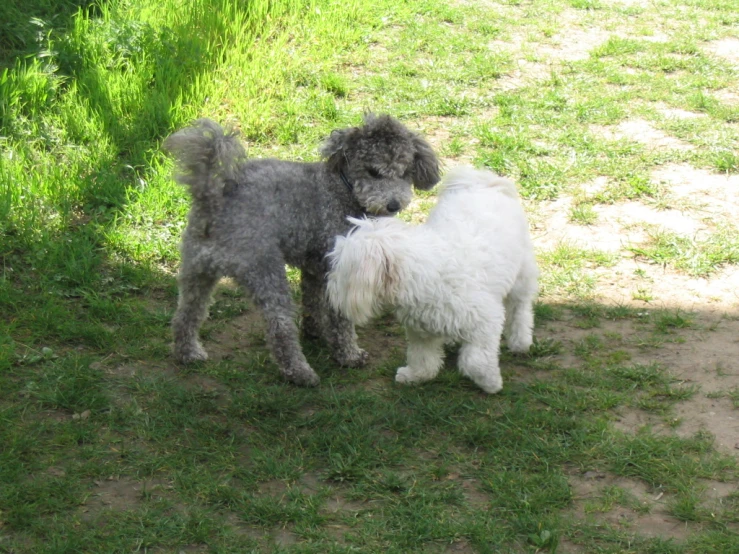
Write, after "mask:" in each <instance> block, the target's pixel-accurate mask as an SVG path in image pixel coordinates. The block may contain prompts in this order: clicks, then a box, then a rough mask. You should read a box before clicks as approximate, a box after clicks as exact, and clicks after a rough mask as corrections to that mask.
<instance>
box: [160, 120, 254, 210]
mask: <svg viewBox="0 0 739 554" xmlns="http://www.w3.org/2000/svg"><path fill="white" fill-rule="evenodd" d="M162 147H163V149H164V150H165V151H167V152H169V153H170V154H172V155H173V156H174V157H175V161H176V167H177V172H176V174H175V179H176V180H177V182H179V183H180V184H182V185H184V186H186V187H188V188H189V189H190V194H191V195H192V198H193V203H194V205H196V206H197V207H198V208H200V209H201V210H202V211H203V213H202V215H203V216H205V217H206V218H207V219H208V220H210V219H212V217H214V215H215V214H216V213H218V211H219V210H220V207H221V204H222V202H223V187H224V185H225V183H226V181H228V180H236V179H235V177H236V174H235V172H236V167H237V164H238V162H239V161H241V160H243V159H244V158H245V157H246V152H245V151H244V147H243V146H242V145H241V143H240V142H239V140H238V139H237V138H236V134H235V133H232V132H229V133H224V131H223V129H222V128H221V126H220V125H218V124H217V123H216V122H215V121H211V120H210V119H198V120H197V121H196V122H195V123H194V124H193V125H192V126H191V127H186V128H184V129H182V130H180V131H177V132H176V133H174V134H172V135H170V136H169V137H168V138H167V139H166V140H165V141H164V144H163V145H162Z"/></svg>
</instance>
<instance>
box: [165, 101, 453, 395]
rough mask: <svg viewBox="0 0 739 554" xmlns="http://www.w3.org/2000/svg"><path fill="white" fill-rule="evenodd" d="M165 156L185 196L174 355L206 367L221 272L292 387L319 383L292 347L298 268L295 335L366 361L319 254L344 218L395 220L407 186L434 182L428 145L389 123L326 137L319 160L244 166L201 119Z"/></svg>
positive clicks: (228, 139) (407, 196)
mask: <svg viewBox="0 0 739 554" xmlns="http://www.w3.org/2000/svg"><path fill="white" fill-rule="evenodd" d="M164 149H165V150H167V151H169V152H170V153H172V154H173V155H174V156H175V158H176V161H177V168H178V172H177V175H176V178H177V180H178V181H179V182H180V183H181V184H183V185H186V186H187V187H188V188H189V190H190V193H191V195H192V208H191V210H190V215H189V219H188V224H187V228H186V230H185V233H184V236H183V238H182V244H181V253H182V264H181V267H180V273H179V278H178V281H179V302H178V305H177V312H176V313H175V316H174V318H173V320H172V328H173V331H174V354H175V357H176V358H177V360H178V361H180V362H182V363H188V362H194V361H198V360H205V359H207V357H208V354H207V353H206V352H205V350H204V349H203V347H202V345H201V344H200V342H199V340H198V330H199V328H200V326H201V325H202V323H203V320H204V319H205V318H206V316H207V310H208V304H209V301H210V296H211V292H212V291H213V287H214V286H215V284H216V282H217V281H218V279H219V278H220V277H222V276H229V277H232V278H233V279H235V280H236V281H237V282H238V283H239V285H241V286H242V287H243V288H244V289H246V290H247V291H248V292H249V293H250V294H251V297H252V299H253V301H254V302H255V304H256V305H257V306H258V307H259V308H260V309H261V310H262V313H263V315H264V318H265V321H266V323H267V343H268V345H269V347H270V349H271V351H272V354H273V356H274V358H275V360H276V362H277V364H278V365H279V367H280V370H281V372H282V374H283V375H284V376H285V378H287V379H288V380H290V381H292V382H294V383H297V384H299V385H317V384H318V382H319V377H318V375H316V373H315V372H314V371H313V369H312V368H311V367H310V365H309V364H308V362H307V360H306V359H305V356H304V355H303V352H302V350H301V347H300V342H299V337H298V328H297V326H296V324H295V310H294V306H293V302H292V299H291V294H290V287H289V285H288V282H287V279H286V276H285V264H290V265H293V266H297V267H299V268H300V269H301V272H302V280H301V289H302V298H303V323H302V329H303V335H304V336H306V337H307V338H322V339H323V340H324V341H325V342H326V343H327V344H328V346H329V348H330V349H331V351H332V353H333V356H334V358H335V359H336V361H337V362H338V363H339V364H341V365H344V366H350V367H356V366H360V365H362V364H364V363H365V362H366V361H367V353H366V352H365V351H364V350H362V349H360V348H359V346H357V336H356V334H355V332H354V326H353V325H352V324H351V323H350V322H349V321H347V320H346V319H344V318H343V317H341V316H340V315H338V314H337V313H336V312H334V311H333V310H332V309H331V308H330V307H329V305H328V303H327V301H326V294H325V285H326V282H325V281H326V273H327V270H328V265H327V261H326V259H325V256H326V253H327V252H328V251H330V250H331V248H332V247H333V245H334V240H335V238H336V236H337V235H344V234H346V232H347V231H348V230H349V228H350V224H349V223H348V222H347V216H353V217H361V216H363V215H366V214H371V215H378V216H392V215H395V214H396V213H398V212H399V211H401V210H402V209H403V208H405V207H406V206H407V205H408V203H409V202H410V200H411V197H412V190H411V184H413V186H415V187H416V188H418V189H422V190H428V189H430V188H432V187H433V186H434V185H435V184H436V183H437V182H438V181H439V164H438V160H437V158H436V156H435V154H434V151H433V149H432V148H431V146H430V145H429V144H428V143H427V142H426V141H425V140H423V139H422V138H421V137H420V136H418V135H417V134H415V133H413V132H411V131H409V130H408V129H407V128H406V127H404V126H403V125H402V124H401V123H399V122H398V121H397V120H396V119H393V118H392V117H389V116H374V115H367V116H366V117H365V120H364V125H363V126H361V127H353V128H349V129H342V130H337V131H334V132H333V133H332V134H331V136H330V137H329V138H328V139H327V140H326V142H325V143H324V145H323V147H322V149H321V153H322V154H323V156H324V158H325V161H324V162H317V163H297V162H286V161H280V160H274V159H261V160H246V154H245V152H244V149H243V147H242V146H241V144H240V143H239V141H238V139H237V138H236V136H235V135H234V134H233V133H224V131H223V129H221V127H220V126H219V125H218V124H216V123H214V122H213V121H210V120H207V119H201V120H198V121H197V122H195V124H194V125H193V126H192V127H188V128H185V129H183V130H181V131H178V132H176V133H174V134H173V135H171V136H170V137H169V138H168V139H167V140H166V141H165V143H164Z"/></svg>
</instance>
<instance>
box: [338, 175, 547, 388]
mask: <svg viewBox="0 0 739 554" xmlns="http://www.w3.org/2000/svg"><path fill="white" fill-rule="evenodd" d="M352 222H353V223H355V224H356V225H357V227H356V229H355V230H354V231H352V232H351V233H350V234H349V235H348V236H347V237H340V238H339V239H338V240H337V243H336V246H335V248H334V250H333V251H332V252H331V253H330V254H329V256H330V258H331V262H332V270H331V272H330V273H329V280H328V294H329V300H330V301H331V303H332V304H333V306H334V307H335V308H336V309H337V310H338V311H340V312H341V313H342V314H343V315H344V316H346V317H347V318H348V319H350V320H352V321H353V322H354V323H356V324H358V325H361V324H363V323H366V322H367V321H368V320H369V319H370V318H372V317H374V316H376V315H379V313H380V312H381V311H382V309H383V308H384V307H387V306H391V307H392V308H393V309H394V310H395V314H396V316H397V317H398V319H399V321H400V322H401V323H402V324H403V325H405V327H406V331H407V335H408V356H407V366H406V367H401V368H399V369H398V372H397V374H396V380H397V381H398V382H403V383H415V382H422V381H427V380H429V379H433V378H434V377H435V376H436V375H437V374H438V372H439V370H440V369H441V366H442V365H443V346H444V343H447V342H459V343H461V344H462V347H461V350H460V353H459V362H458V363H459V369H460V371H461V372H462V373H463V374H464V375H466V376H468V377H469V378H470V379H472V380H473V381H474V382H475V383H477V384H478V385H479V386H480V387H481V388H482V389H483V390H484V391H486V392H489V393H495V392H498V391H499V390H500V389H501V388H502V386H503V381H502V378H501V376H500V369H499V367H498V354H499V347H500V336H501V334H502V333H505V336H506V340H507V345H508V348H509V349H510V350H512V351H514V352H526V351H528V349H529V347H530V346H531V342H532V328H533V324H534V315H533V302H534V299H535V297H536V292H537V277H538V269H537V266H536V260H535V258H534V251H533V246H532V244H531V238H530V236H529V231H528V224H527V221H526V216H525V214H524V211H523V209H522V207H521V204H520V202H519V200H518V194H517V192H516V188H515V185H514V184H513V183H512V182H510V181H508V180H507V179H503V178H501V177H498V176H496V175H495V174H493V173H490V172H488V171H480V170H475V169H472V168H466V167H462V168H457V169H455V170H453V171H451V172H450V173H449V174H448V175H447V177H446V178H445V179H444V186H443V189H442V191H441V193H440V195H439V199H438V203H437V205H436V207H435V208H434V210H433V211H432V212H431V214H430V215H429V217H428V221H427V222H426V223H425V224H424V225H419V226H412V225H408V224H407V223H404V222H402V221H399V220H397V219H389V218H388V219H377V220H374V219H364V220H352Z"/></svg>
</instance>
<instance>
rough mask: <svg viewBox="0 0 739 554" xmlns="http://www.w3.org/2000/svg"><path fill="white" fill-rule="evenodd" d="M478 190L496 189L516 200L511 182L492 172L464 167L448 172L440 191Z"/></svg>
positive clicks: (514, 186) (516, 196)
mask: <svg viewBox="0 0 739 554" xmlns="http://www.w3.org/2000/svg"><path fill="white" fill-rule="evenodd" d="M480 188H496V189H498V190H499V191H500V192H501V193H502V194H505V195H506V196H510V197H511V198H518V190H517V189H516V185H515V184H514V183H513V181H511V180H509V179H506V178H505V177H500V176H498V175H496V174H495V173H493V172H492V171H487V170H484V169H475V168H473V167H469V166H464V165H462V166H457V167H454V168H452V169H450V170H449V172H448V173H447V174H446V176H445V177H444V180H443V181H442V184H441V189H440V190H441V191H443V190H449V191H453V190H470V189H480Z"/></svg>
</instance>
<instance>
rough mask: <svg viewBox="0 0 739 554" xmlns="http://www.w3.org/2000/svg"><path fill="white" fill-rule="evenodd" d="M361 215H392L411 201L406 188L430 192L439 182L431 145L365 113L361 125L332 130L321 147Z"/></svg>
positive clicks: (391, 122)
mask: <svg viewBox="0 0 739 554" xmlns="http://www.w3.org/2000/svg"><path fill="white" fill-rule="evenodd" d="M321 153H322V154H323V155H324V156H325V157H326V162H327V163H328V165H329V167H331V169H333V170H336V171H339V172H340V173H341V174H342V175H343V176H342V178H343V179H345V180H346V182H347V184H348V186H350V188H351V189H352V192H353V194H354V196H355V198H356V199H357V201H358V202H359V204H360V205H361V206H362V207H363V208H364V209H365V211H366V212H368V213H370V214H373V215H395V214H396V213H398V212H399V211H401V210H402V209H403V208H405V207H406V206H407V205H408V203H409V202H410V201H411V198H412V196H413V192H412V190H411V184H412V185H413V186H414V187H416V188H417V189H421V190H429V189H430V188H432V187H433V186H434V185H435V184H436V183H438V182H439V162H438V160H437V159H436V155H435V154H434V151H433V149H432V148H431V146H430V145H429V144H428V143H427V142H426V141H425V140H424V139H422V138H421V137H420V136H418V135H417V134H415V133H413V132H412V131H409V130H408V129H407V128H406V127H405V126H403V125H402V124H401V123H400V122H399V121H398V120H396V119H394V118H392V117H390V116H387V115H382V116H375V115H372V114H368V115H366V116H365V118H364V125H363V126H362V127H353V128H351V129H342V130H339V131H334V132H333V133H331V136H330V137H329V138H328V139H327V140H326V142H325V143H324V144H323V147H322V148H321Z"/></svg>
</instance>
